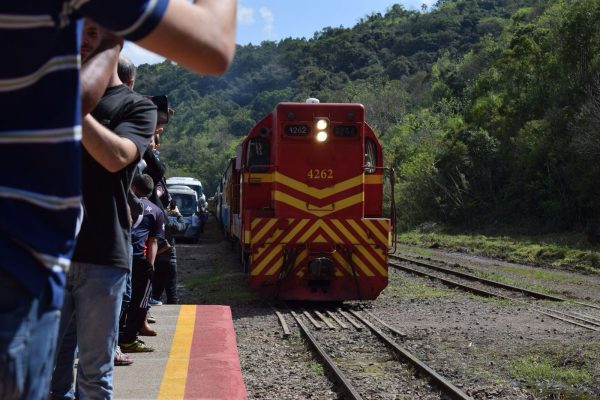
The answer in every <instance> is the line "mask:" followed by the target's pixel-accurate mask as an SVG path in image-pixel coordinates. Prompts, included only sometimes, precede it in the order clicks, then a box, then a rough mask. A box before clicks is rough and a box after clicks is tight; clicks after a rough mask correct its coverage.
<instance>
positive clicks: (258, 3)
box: [123, 0, 436, 65]
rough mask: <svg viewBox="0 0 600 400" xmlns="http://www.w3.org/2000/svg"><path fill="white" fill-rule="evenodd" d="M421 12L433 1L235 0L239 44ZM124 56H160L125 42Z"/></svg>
mask: <svg viewBox="0 0 600 400" xmlns="http://www.w3.org/2000/svg"><path fill="white" fill-rule="evenodd" d="M396 3H399V4H402V5H403V6H404V7H405V8H407V9H416V10H420V9H421V5H422V4H426V5H427V6H429V7H431V6H432V5H433V4H435V3H436V0H396V1H393V0H238V11H237V18H238V24H237V38H236V42H237V43H238V44H241V45H246V44H250V43H252V44H254V45H260V43H261V42H262V41H264V40H271V41H275V42H277V41H279V40H281V39H284V38H287V37H292V38H306V39H310V38H312V37H313V34H314V33H315V32H318V31H320V30H322V29H323V28H325V27H339V26H343V27H346V28H350V27H352V26H354V25H355V24H356V23H357V22H358V20H359V19H360V18H363V17H365V16H367V15H369V14H372V13H374V12H379V13H382V14H383V13H385V11H386V10H387V9H388V8H390V7H391V6H392V5H393V4H396ZM123 54H124V55H125V56H127V57H129V58H130V59H131V60H132V61H133V63H134V64H136V65H140V64H144V63H148V64H154V63H157V62H161V61H162V60H163V58H162V57H160V56H157V55H155V54H153V53H150V52H149V51H146V50H144V49H142V48H141V47H139V46H136V45H135V44H133V43H129V42H128V43H126V44H125V49H124V50H123Z"/></svg>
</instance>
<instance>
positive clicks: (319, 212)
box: [275, 190, 363, 217]
mask: <svg viewBox="0 0 600 400" xmlns="http://www.w3.org/2000/svg"><path fill="white" fill-rule="evenodd" d="M275 200H276V201H279V202H281V203H284V204H287V205H289V206H292V207H294V208H296V209H298V210H301V211H304V212H306V213H309V214H312V215H314V216H317V217H324V216H327V215H329V214H331V213H334V212H338V211H340V210H343V209H345V208H348V207H351V206H353V205H356V204H360V203H361V202H362V201H363V192H360V193H357V194H355V195H353V196H350V197H346V198H345V199H342V200H339V201H336V202H333V203H331V204H328V205H326V206H325V207H317V206H314V205H310V206H311V207H314V208H315V209H316V210H308V209H307V203H306V202H305V201H302V200H300V199H297V198H295V197H292V196H290V195H289V194H287V193H283V192H280V191H278V190H276V191H275ZM329 207H332V208H329ZM324 209H325V210H324Z"/></svg>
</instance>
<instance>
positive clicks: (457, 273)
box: [390, 255, 600, 309]
mask: <svg viewBox="0 0 600 400" xmlns="http://www.w3.org/2000/svg"><path fill="white" fill-rule="evenodd" d="M390 258H394V259H397V260H402V261H406V262H410V263H413V264H417V265H421V266H423V267H428V268H432V269H435V270H438V271H442V272H447V273H449V274H453V275H455V276H460V277H463V278H466V279H471V280H477V281H480V282H485V283H487V284H489V285H492V286H496V287H501V288H504V289H509V290H514V291H517V292H521V293H525V294H528V295H530V296H532V297H536V298H538V299H546V300H552V301H564V302H570V303H574V304H578V305H581V306H586V307H591V308H596V309H600V306H597V305H595V304H590V303H584V302H581V301H577V300H571V299H566V298H564V297H558V296H553V295H549V294H546V293H540V292H536V291H534V290H530V289H525V288H522V287H518V286H513V285H509V284H506V283H502V282H498V281H494V280H491V279H487V278H483V277H480V276H477V275H474V274H469V273H467V272H461V271H455V270H452V269H449V268H444V267H440V266H438V265H435V264H429V263H426V262H423V261H419V260H415V259H413V258H409V257H406V256H404V257H401V256H397V255H390ZM440 262H443V261H440Z"/></svg>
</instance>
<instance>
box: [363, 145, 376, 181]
mask: <svg viewBox="0 0 600 400" xmlns="http://www.w3.org/2000/svg"><path fill="white" fill-rule="evenodd" d="M377 161H378V160H377V146H376V145H375V142H374V141H373V139H369V138H365V164H364V165H365V173H366V174H374V173H375V171H376V168H375V167H376V166H377Z"/></svg>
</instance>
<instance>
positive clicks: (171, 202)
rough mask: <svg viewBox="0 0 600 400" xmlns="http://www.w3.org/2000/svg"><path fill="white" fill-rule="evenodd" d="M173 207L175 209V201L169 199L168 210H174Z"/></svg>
mask: <svg viewBox="0 0 600 400" xmlns="http://www.w3.org/2000/svg"><path fill="white" fill-rule="evenodd" d="M175 207H177V202H176V201H175V199H171V201H170V202H169V209H171V210H174V209H175Z"/></svg>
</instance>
